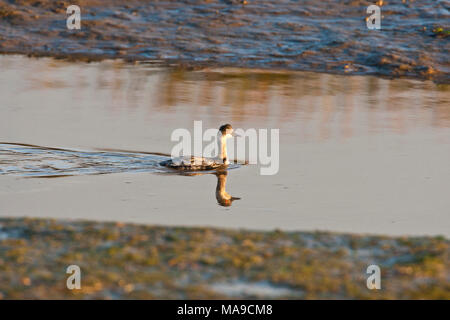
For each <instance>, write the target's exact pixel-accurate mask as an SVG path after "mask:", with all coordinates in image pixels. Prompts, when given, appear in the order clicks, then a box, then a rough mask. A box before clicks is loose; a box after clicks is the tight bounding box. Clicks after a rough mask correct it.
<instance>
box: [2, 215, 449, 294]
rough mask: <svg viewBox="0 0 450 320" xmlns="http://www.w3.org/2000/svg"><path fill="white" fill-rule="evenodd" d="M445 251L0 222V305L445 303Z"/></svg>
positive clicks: (410, 244) (442, 242)
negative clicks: (373, 273)
mask: <svg viewBox="0 0 450 320" xmlns="http://www.w3.org/2000/svg"><path fill="white" fill-rule="evenodd" d="M448 254H449V241H448V240H447V239H445V238H444V237H386V236H368V235H353V234H338V233H328V232H281V231H277V230H274V231H269V232H256V231H246V230H224V229H214V228H185V227H162V226H145V225H134V224H123V223H100V222H92V221H67V220H49V219H29V218H26V219H22V218H19V219H12V218H0V299H62V298H64V299H211V298H222V299H228V298H243V299H244V298H245V299H246V298H286V299H292V298H295V299H299V298H300V299H449V297H450V296H449V294H450V287H449V282H448V277H449V274H448V269H449V260H448V257H449V255H448ZM74 264H75V265H78V266H79V267H80V268H81V272H82V278H81V289H80V290H73V291H71V290H68V289H67V288H66V279H67V277H68V275H67V274H66V273H65V270H66V268H67V266H69V265H74ZM371 264H376V265H379V266H380V268H381V270H382V289H381V290H368V289H367V287H366V278H367V274H366V268H367V266H368V265H371Z"/></svg>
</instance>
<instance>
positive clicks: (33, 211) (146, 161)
mask: <svg viewBox="0 0 450 320" xmlns="http://www.w3.org/2000/svg"><path fill="white" fill-rule="evenodd" d="M0 70H1V72H0V96H1V97H2V99H1V101H0V143H2V144H1V145H0V170H1V171H0V215H1V216H42V217H55V218H72V219H78V218H84V219H95V220H116V221H127V222H137V223H151V224H165V225H212V226H219V227H231V228H249V229H274V228H281V229H286V230H314V229H320V230H333V231H346V232H356V233H378V234H380V233H382V234H415V235H416V234H417V235H419V234H432V235H435V234H444V235H446V236H450V215H449V208H450V198H449V197H448V189H449V187H450V166H449V163H450V88H449V86H448V85H436V84H434V83H433V82H431V81H428V82H421V81H415V80H385V79H379V78H373V77H370V76H365V77H359V76H352V77H348V76H335V75H327V74H315V73H293V72H268V71H259V70H252V71H250V70H245V69H203V70H201V71H191V72H189V71H180V70H172V69H158V68H154V67H151V66H149V65H146V64H136V65H127V64H122V63H118V62H111V61H105V62H102V63H92V64H84V63H67V62H58V61H54V60H51V59H29V58H25V57H19V56H0ZM194 120H202V121H203V127H204V128H217V127H218V126H219V125H220V124H223V123H227V122H229V123H231V124H232V125H233V127H235V128H243V129H247V128H257V129H258V128H269V129H270V128H278V129H280V170H279V173H278V174H276V175H274V176H261V175H260V174H259V166H257V165H248V166H240V167H237V168H235V170H231V171H229V172H228V174H227V175H213V174H206V175H199V176H189V177H187V176H179V175H167V174H165V172H163V171H160V170H154V168H155V163H157V162H158V161H159V159H162V158H165V157H164V156H163V155H161V154H167V153H170V151H171V149H172V147H173V145H174V143H173V142H171V141H170V135H171V133H172V131H173V130H174V129H176V128H187V129H190V130H191V129H192V128H193V121H194ZM21 144H30V145H34V146H32V147H30V146H24V145H21ZM35 146H38V147H35ZM53 148H55V149H53ZM59 149H62V150H59ZM21 152H22V153H21ZM42 172H43V173H49V172H50V173H53V174H54V175H56V176H60V173H63V175H65V174H69V175H70V176H67V177H58V178H54V179H48V178H29V177H28V176H30V175H38V176H39V175H48V174H41V173H42ZM92 173H103V174H101V175H98V174H95V175H92ZM50 175H51V174H50ZM219 187H220V188H224V189H225V190H226V192H228V193H229V194H230V195H232V196H233V197H239V198H241V199H240V200H235V201H234V202H233V203H232V205H231V206H228V207H224V206H223V205H221V206H219V205H218V204H220V200H221V199H220V197H218V196H217V192H216V189H217V188H219ZM222 204H223V203H222Z"/></svg>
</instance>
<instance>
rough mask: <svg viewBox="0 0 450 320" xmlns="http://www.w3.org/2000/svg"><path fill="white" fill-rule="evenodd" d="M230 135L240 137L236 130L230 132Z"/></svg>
mask: <svg viewBox="0 0 450 320" xmlns="http://www.w3.org/2000/svg"><path fill="white" fill-rule="evenodd" d="M231 135H232V136H233V137H240V136H241V135H240V134H237V133H236V132H233V133H231Z"/></svg>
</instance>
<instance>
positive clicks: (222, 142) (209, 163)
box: [159, 124, 235, 171]
mask: <svg viewBox="0 0 450 320" xmlns="http://www.w3.org/2000/svg"><path fill="white" fill-rule="evenodd" d="M234 135H235V134H234V133H233V127H232V126H231V125H230V124H224V125H223V126H221V127H220V128H219V156H218V157H217V158H203V157H195V156H190V157H189V156H188V157H178V158H173V159H170V160H165V161H162V162H160V163H159V164H160V165H161V166H164V167H168V168H172V169H177V170H184V171H200V170H214V169H218V168H223V167H226V166H228V165H229V164H230V161H229V160H228V156H227V139H229V138H231V137H233V136H234Z"/></svg>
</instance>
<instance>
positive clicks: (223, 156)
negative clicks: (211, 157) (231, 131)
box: [219, 135, 229, 164]
mask: <svg viewBox="0 0 450 320" xmlns="http://www.w3.org/2000/svg"><path fill="white" fill-rule="evenodd" d="M219 159H220V160H222V161H223V163H224V164H228V163H229V160H228V155H227V138H226V137H225V136H224V135H222V136H220V138H219Z"/></svg>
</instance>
